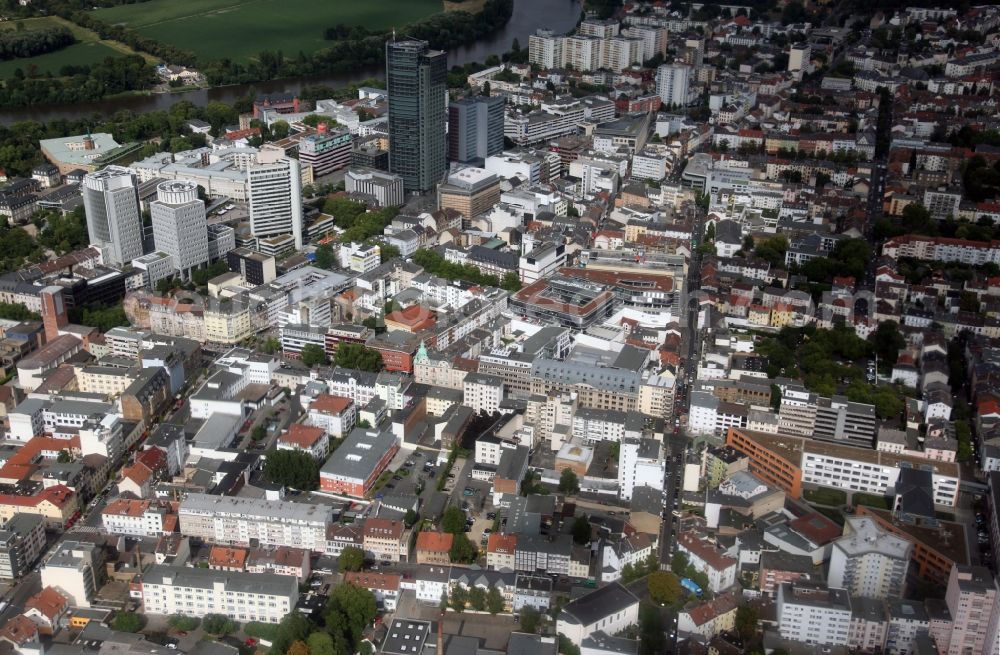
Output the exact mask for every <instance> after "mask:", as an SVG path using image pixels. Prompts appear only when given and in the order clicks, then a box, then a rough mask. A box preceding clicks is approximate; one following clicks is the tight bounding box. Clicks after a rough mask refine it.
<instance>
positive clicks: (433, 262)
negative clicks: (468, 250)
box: [413, 249, 521, 292]
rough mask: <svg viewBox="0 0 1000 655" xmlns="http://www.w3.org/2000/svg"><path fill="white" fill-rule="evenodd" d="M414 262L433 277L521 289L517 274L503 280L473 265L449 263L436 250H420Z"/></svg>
mask: <svg viewBox="0 0 1000 655" xmlns="http://www.w3.org/2000/svg"><path fill="white" fill-rule="evenodd" d="M413 261H414V263H416V264H419V265H420V266H422V267H423V268H424V270H425V271H427V272H428V273H430V274H431V275H436V276H438V277H443V278H444V279H446V280H462V281H463V282H468V283H470V284H482V285H487V286H491V287H500V288H502V289H506V290H507V291H511V292H513V291H517V290H519V289H520V288H521V279H520V278H519V277H518V275H517V273H516V272H514V271H511V272H510V273H507V274H506V275H504V277H503V279H502V280H501V279H500V278H498V277H497V276H496V275H489V274H487V273H483V272H482V271H480V270H479V269H478V268H476V267H475V266H473V265H472V264H457V263H455V262H449V261H447V260H446V259H445V258H444V257H443V256H442V255H441V254H439V253H438V252H436V251H434V250H427V249H420V250H418V251H417V252H415V253H413Z"/></svg>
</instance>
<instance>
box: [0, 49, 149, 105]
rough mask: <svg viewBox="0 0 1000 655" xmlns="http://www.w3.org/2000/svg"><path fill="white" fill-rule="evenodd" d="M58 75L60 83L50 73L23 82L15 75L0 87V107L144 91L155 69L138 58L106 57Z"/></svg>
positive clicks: (58, 102)
mask: <svg viewBox="0 0 1000 655" xmlns="http://www.w3.org/2000/svg"><path fill="white" fill-rule="evenodd" d="M19 70H20V69H19ZM59 72H60V74H61V75H62V76H63V79H59V78H56V77H54V76H52V75H51V73H48V74H46V76H45V77H38V78H30V79H25V77H24V71H21V74H20V75H17V74H16V73H15V75H14V77H11V78H8V79H7V80H5V81H4V84H3V86H0V107H26V106H29V105H47V104H69V103H76V102H86V101H90V100H100V99H101V98H104V97H106V96H110V95H114V94H116V93H124V92H126V91H136V90H141V89H148V88H150V87H151V86H152V85H153V84H155V83H156V81H157V76H156V69H155V68H154V67H153V66H152V65H151V64H149V63H148V62H146V60H145V59H143V58H142V57H141V56H139V55H131V56H124V57H106V58H105V59H104V60H103V61H101V62H99V63H96V64H91V65H89V66H84V65H75V66H65V67H63V68H62V69H61V70H60V71H59Z"/></svg>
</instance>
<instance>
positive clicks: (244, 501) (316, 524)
mask: <svg viewBox="0 0 1000 655" xmlns="http://www.w3.org/2000/svg"><path fill="white" fill-rule="evenodd" d="M178 518H179V519H180V533H181V534H182V535H184V536H186V537H195V538H198V539H202V540H204V541H209V542H213V543H217V544H237V545H243V546H246V545H250V543H251V540H255V541H256V543H258V544H260V545H261V546H290V547H292V548H305V549H307V550H314V551H325V550H326V526H327V524H328V523H330V522H331V521H332V508H331V507H329V506H328V505H313V504H308V503H288V502H284V501H273V500H266V499H263V498H242V497H235V496H213V495H211V494H200V493H191V494H188V495H187V496H186V497H185V498H184V500H182V501H181V503H180V508H179V510H178Z"/></svg>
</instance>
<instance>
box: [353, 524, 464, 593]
mask: <svg viewBox="0 0 1000 655" xmlns="http://www.w3.org/2000/svg"><path fill="white" fill-rule="evenodd" d="M449 536H450V535H449ZM402 579H403V578H402V576H401V575H399V574H398V573H373V572H371V571H348V572H347V573H345V574H344V582H346V583H347V584H352V585H354V586H355V587H361V588H362V589H378V590H380V591H399V585H400V582H402Z"/></svg>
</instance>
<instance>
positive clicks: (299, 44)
mask: <svg viewBox="0 0 1000 655" xmlns="http://www.w3.org/2000/svg"><path fill="white" fill-rule="evenodd" d="M441 10H442V3H441V0H367V1H366V2H344V1H343V0H341V1H337V2H316V1H315V0H149V2H141V3H135V4H125V5H119V6H117V7H109V8H107V9H99V10H97V12H96V14H95V15H96V16H97V17H98V18H100V19H101V20H103V21H104V22H106V23H111V24H116V23H124V24H126V25H128V26H129V27H131V28H133V29H135V30H138V31H139V32H140V33H142V34H144V35H146V36H148V37H151V38H153V39H156V40H158V41H161V42H163V43H170V44H172V45H175V46H177V47H179V48H182V49H185V50H190V51H192V52H194V53H195V54H196V55H197V56H199V57H204V58H207V59H220V58H222V57H228V58H231V59H242V60H246V59H249V58H251V57H253V56H254V55H256V54H257V53H258V52H260V51H261V50H281V51H282V52H283V53H284V54H285V56H286V57H294V56H296V55H297V54H298V53H299V51H303V52H306V53H311V52H315V51H316V50H319V49H320V48H322V47H324V46H325V45H327V41H325V40H324V39H323V31H324V30H325V29H326V28H327V27H332V26H334V25H336V24H338V23H343V24H345V25H361V26H364V27H370V28H376V29H388V28H391V27H402V26H404V25H407V24H409V23H412V22H414V21H416V20H419V19H421V18H426V17H427V16H430V15H432V14H435V13H437V12H440V11H441Z"/></svg>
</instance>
